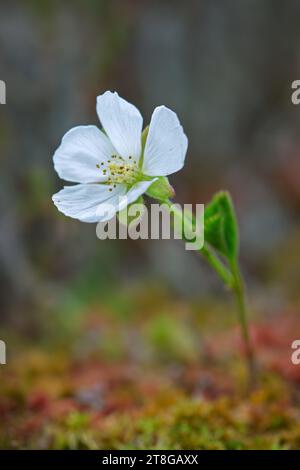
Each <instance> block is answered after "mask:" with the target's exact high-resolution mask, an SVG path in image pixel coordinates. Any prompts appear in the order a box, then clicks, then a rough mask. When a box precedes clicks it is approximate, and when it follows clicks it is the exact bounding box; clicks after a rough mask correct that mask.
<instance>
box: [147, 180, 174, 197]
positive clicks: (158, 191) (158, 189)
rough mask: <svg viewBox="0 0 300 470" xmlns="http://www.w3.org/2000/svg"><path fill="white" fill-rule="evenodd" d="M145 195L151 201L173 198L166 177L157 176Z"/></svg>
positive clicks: (171, 188) (172, 192) (172, 190)
mask: <svg viewBox="0 0 300 470" xmlns="http://www.w3.org/2000/svg"><path fill="white" fill-rule="evenodd" d="M146 194H147V196H150V197H152V198H153V199H158V200H159V201H165V200H166V199H172V198H173V197H174V196H175V191H174V189H173V187H172V186H171V185H170V183H169V180H168V178H167V177H166V176H159V177H158V179H157V180H156V181H154V183H153V184H151V186H150V187H149V188H148V190H147V191H146Z"/></svg>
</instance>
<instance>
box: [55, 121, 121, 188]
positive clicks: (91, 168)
mask: <svg viewBox="0 0 300 470" xmlns="http://www.w3.org/2000/svg"><path fill="white" fill-rule="evenodd" d="M115 153H116V150H115V149H114V147H113V146H112V144H111V142H110V140H109V139H108V138H107V137H106V135H105V134H104V133H103V132H102V131H100V129H98V128H97V127H96V126H78V127H74V128H73V129H71V130H70V131H69V132H67V133H66V134H65V135H64V137H63V139H62V142H61V144H60V146H59V147H58V149H57V150H56V152H55V154H54V157H53V160H54V167H55V170H56V171H57V173H58V175H59V176H60V178H62V179H64V180H66V181H73V182H75V183H97V182H100V181H106V180H107V176H104V175H103V173H102V170H101V162H103V161H104V162H105V161H107V159H109V158H110V157H111V155H113V154H115ZM97 165H99V168H98V167H97Z"/></svg>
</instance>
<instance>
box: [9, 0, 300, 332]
mask: <svg viewBox="0 0 300 470" xmlns="http://www.w3.org/2000/svg"><path fill="white" fill-rule="evenodd" d="M299 15H300V3H299V1H297V0H289V1H288V2H282V1H281V0H265V1H264V2H261V1H260V0H243V1H242V2H238V1H233V0H227V1H208V0H198V1H196V0H190V1H189V2H182V1H179V0H178V1H177V0H174V1H172V2H169V1H164V0H160V1H156V0H152V1H147V0H139V1H137V0H136V1H134V0H120V1H118V0H110V1H108V0H74V1H72V2H68V1H65V2H61V1H58V0H51V1H50V0H43V1H40V0H28V1H26V2H21V1H17V0H11V1H10V2H6V3H3V4H2V5H1V17H0V72H1V73H0V74H1V77H0V78H1V79H2V80H4V81H5V82H6V85H7V104H6V105H1V107H0V158H1V186H0V217H1V231H0V260H1V263H0V278H1V288H0V289H1V290H0V322H1V325H2V328H7V327H8V326H12V327H13V328H15V329H20V330H21V331H22V332H24V333H26V334H28V335H35V334H37V335H39V334H40V332H41V331H46V332H47V329H48V328H50V327H49V324H52V323H53V321H54V319H57V317H58V318H59V319H60V320H59V321H69V322H71V323H72V322H73V319H74V318H75V317H74V316H76V314H75V313H74V312H79V311H82V308H81V306H82V305H85V306H87V305H89V304H90V303H93V302H94V301H95V299H97V302H100V303H101V301H102V300H103V301H104V300H105V299H110V301H112V300H111V299H112V298H114V299H116V298H118V296H119V297H120V299H119V302H120V304H121V305H122V306H123V307H124V305H125V304H126V299H127V296H128V295H129V294H128V292H130V296H133V297H135V294H134V292H135V289H136V288H137V286H139V287H138V289H139V288H140V286H142V287H141V289H142V291H144V290H145V291H146V292H147V291H150V290H151V289H154V291H155V292H156V294H155V295H158V298H159V295H164V294H162V291H164V292H168V295H169V294H172V295H174V296H175V298H177V299H190V300H192V301H195V302H200V303H201V302H205V299H207V298H208V297H210V296H213V297H214V298H215V299H218V298H220V301H223V300H224V301H225V299H226V294H225V293H224V291H223V288H222V285H221V284H220V282H219V281H218V279H217V278H216V276H215V274H214V273H211V271H210V269H208V268H206V266H205V264H204V263H203V262H202V261H201V259H200V257H197V256H195V254H194V253H190V252H186V251H185V250H184V249H183V246H182V244H181V243H180V242H178V241H170V242H169V241H130V240H128V241H114V240H113V241H107V242H101V241H99V240H98V239H97V238H96V235H95V226H94V225H89V224H83V223H80V222H78V221H75V220H72V219H69V218H66V217H65V216H63V215H62V214H60V213H59V212H58V211H57V210H56V208H55V207H54V206H53V204H52V202H51V196H52V194H53V193H55V192H57V191H58V190H59V189H60V188H61V187H62V185H63V182H62V181H60V180H59V179H58V177H57V175H56V173H55V171H54V168H53V163H52V155H53V152H54V150H55V149H56V147H57V146H58V145H59V142H60V140H61V138H62V136H63V135H64V133H65V132H66V131H67V130H68V129H70V128H71V127H73V126H76V125H80V124H98V121H97V115H96V112H95V100H96V96H97V95H98V94H101V93H103V92H104V91H105V90H107V89H110V90H117V91H118V93H119V94H120V95H121V96H123V97H124V98H126V99H127V100H128V101H131V102H133V103H134V104H135V105H136V106H137V107H138V108H139V109H140V110H141V112H142V114H143V116H144V122H145V124H146V123H147V122H149V121H150V117H151V113H152V110H153V108H154V107H155V106H157V105H160V104H165V105H167V106H169V107H170V108H171V109H174V110H175V111H176V112H177V113H178V115H179V117H180V120H181V121H182V124H183V126H184V128H185V132H186V134H187V135H188V137H189V150H188V155H187V158H186V165H185V167H184V169H183V170H182V171H181V172H180V173H178V174H176V175H173V176H172V177H171V183H172V184H173V185H174V186H175V188H176V193H177V196H176V201H177V202H179V203H188V202H189V203H206V202H208V201H209V199H210V198H211V196H212V194H213V193H214V192H215V191H217V190H219V189H228V190H229V191H231V193H232V195H233V198H234V202H235V204H236V207H237V211H238V216H239V221H240V229H241V260H242V267H243V271H244V273H245V275H246V277H247V280H248V283H249V292H250V298H251V301H252V302H253V303H254V305H255V309H256V310H260V311H264V312H267V313H268V312H271V313H272V314H273V313H274V311H275V312H276V311H277V310H279V309H282V308H287V307H288V306H290V305H295V304H297V301H298V300H300V296H299V274H300V273H299V262H300V229H299V214H300V160H299V147H300V133H299V130H300V107H299V108H298V107H297V106H295V105H293V104H292V102H291V91H292V90H291V82H292V81H293V80H296V79H298V78H299V76H300V27H299ZM132 290H133V294H132ZM157 292H160V294H158V293H157ZM155 295H154V297H155ZM150 297H151V298H153V296H150ZM127 300H128V299H127ZM159 302H160V301H158V305H160V304H159ZM124 308H125V307H124ZM125 310H126V308H125ZM128 310H129V311H130V307H128ZM83 313H84V312H83ZM72 315H73V316H72ZM66 318H67V319H68V320H66Z"/></svg>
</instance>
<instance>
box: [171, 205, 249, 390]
mask: <svg viewBox="0 0 300 470" xmlns="http://www.w3.org/2000/svg"><path fill="white" fill-rule="evenodd" d="M164 203H165V204H166V205H167V206H168V207H169V209H171V212H172V213H173V214H174V220H175V221H176V224H177V226H178V227H179V228H180V230H181V233H182V238H183V239H185V237H184V232H183V230H182V228H183V224H187V225H190V226H191V225H192V224H193V222H194V215H193V214H192V213H191V214H189V216H188V217H187V216H186V214H184V215H183V213H182V211H181V210H180V209H178V208H177V207H176V205H173V203H172V202H171V201H170V200H165V201H164ZM184 216H185V217H184ZM199 253H201V254H202V255H203V257H204V258H205V259H206V261H207V262H208V263H209V264H210V266H211V267H212V268H213V269H214V270H215V271H216V272H217V274H218V275H219V277H220V278H221V279H222V281H223V282H224V283H225V285H226V286H227V287H229V288H230V289H231V290H232V291H233V293H234V295H235V298H236V302H237V306H238V315H239V322H240V326H241V331H242V337H243V341H244V344H245V349H246V356H247V364H248V374H249V386H250V388H252V387H253V386H254V384H255V382H256V364H255V358H254V354H253V348H252V344H251V339H250V335H249V327H248V318H247V307H246V295H245V287H244V281H243V277H242V275H241V272H240V269H239V265H238V262H232V263H231V264H230V270H229V269H228V268H227V267H226V266H225V264H224V263H223V262H222V261H221V260H220V259H219V258H218V257H217V255H216V254H215V253H214V251H213V250H212V249H211V248H210V247H209V246H208V245H206V244H204V246H203V247H202V248H201V249H200V250H199Z"/></svg>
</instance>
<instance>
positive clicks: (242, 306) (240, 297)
mask: <svg viewBox="0 0 300 470" xmlns="http://www.w3.org/2000/svg"><path fill="white" fill-rule="evenodd" d="M231 269H232V272H233V276H234V281H235V282H234V285H233V292H234V294H235V298H236V302H237V306H238V315H239V321H240V325H241V331H242V336H243V341H244V345H245V350H246V357H247V364H248V374H249V386H250V388H253V387H254V386H255V383H256V376H257V367H256V361H255V357H254V352H253V348H252V343H251V338H250V334H249V325H248V318H247V302H246V293H245V285H244V280H243V277H242V275H241V272H240V269H239V266H238V263H237V262H235V263H232V266H231Z"/></svg>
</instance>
